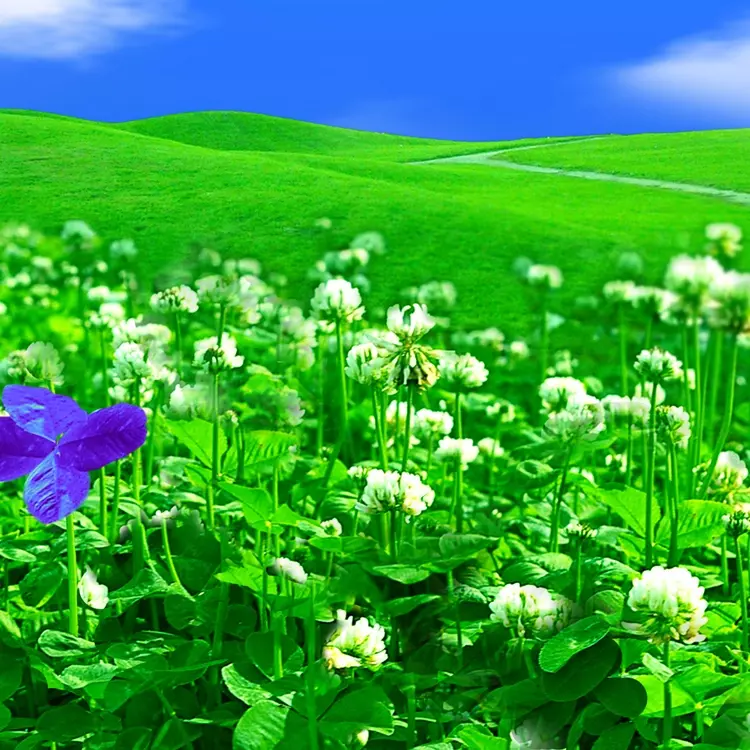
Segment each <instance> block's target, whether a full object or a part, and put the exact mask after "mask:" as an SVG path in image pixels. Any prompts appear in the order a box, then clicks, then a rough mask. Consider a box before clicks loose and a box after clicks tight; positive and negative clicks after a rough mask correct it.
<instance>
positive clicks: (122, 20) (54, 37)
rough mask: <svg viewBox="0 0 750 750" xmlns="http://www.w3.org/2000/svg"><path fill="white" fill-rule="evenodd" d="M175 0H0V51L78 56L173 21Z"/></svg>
mask: <svg viewBox="0 0 750 750" xmlns="http://www.w3.org/2000/svg"><path fill="white" fill-rule="evenodd" d="M181 5H182V3H181V0H0V56H6V57H26V58H41V59H64V58H79V57H84V56H86V55H91V54H95V53H99V52H103V51H106V50H108V49H110V48H112V47H115V46H117V45H118V44H119V43H120V42H121V40H122V37H123V36H125V35H128V34H132V33H134V32H149V31H154V30H165V29H167V28H169V27H170V26H174V25H175V24H176V23H177V22H178V21H179V16H180V12H181Z"/></svg>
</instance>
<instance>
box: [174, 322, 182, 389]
mask: <svg viewBox="0 0 750 750" xmlns="http://www.w3.org/2000/svg"><path fill="white" fill-rule="evenodd" d="M182 346H183V344H182V318H181V317H180V311H179V310H177V311H176V312H175V314H174V348H175V369H176V370H177V375H178V376H180V377H182Z"/></svg>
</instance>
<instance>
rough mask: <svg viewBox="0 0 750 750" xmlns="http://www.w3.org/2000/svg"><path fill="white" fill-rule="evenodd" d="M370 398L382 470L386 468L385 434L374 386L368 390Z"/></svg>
mask: <svg viewBox="0 0 750 750" xmlns="http://www.w3.org/2000/svg"><path fill="white" fill-rule="evenodd" d="M370 396H371V399H372V416H373V419H374V420H375V435H376V437H377V441H378V452H379V453H380V468H381V469H382V470H383V471H387V469H388V453H387V451H386V444H385V435H384V433H383V424H382V422H381V420H380V410H379V409H378V396H377V391H376V389H375V386H374V385H373V386H372V390H371V391H370Z"/></svg>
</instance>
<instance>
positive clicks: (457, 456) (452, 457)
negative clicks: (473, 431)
mask: <svg viewBox="0 0 750 750" xmlns="http://www.w3.org/2000/svg"><path fill="white" fill-rule="evenodd" d="M478 456H479V447H478V446H476V445H474V441H473V440H472V439H471V438H452V437H444V438H442V440H441V441H440V442H439V443H438V447H437V450H436V451H435V458H436V459H437V460H438V461H442V462H451V463H457V462H460V464H461V468H462V469H466V468H468V466H469V464H471V463H474V461H476V460H477V458H478Z"/></svg>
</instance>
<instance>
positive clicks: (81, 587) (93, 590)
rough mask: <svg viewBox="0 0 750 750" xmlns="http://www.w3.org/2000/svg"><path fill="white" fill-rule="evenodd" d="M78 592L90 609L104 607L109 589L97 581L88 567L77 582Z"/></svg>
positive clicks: (107, 600) (107, 599)
mask: <svg viewBox="0 0 750 750" xmlns="http://www.w3.org/2000/svg"><path fill="white" fill-rule="evenodd" d="M78 593H79V594H80V597H81V599H82V601H83V603H84V604H85V605H86V606H87V607H91V609H104V608H105V607H106V606H107V604H109V589H108V588H107V587H106V586H105V585H104V584H102V583H99V582H98V581H97V579H96V573H94V571H93V570H91V568H89V567H87V568H86V572H85V573H84V574H83V575H82V576H81V580H80V581H79V582H78Z"/></svg>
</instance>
